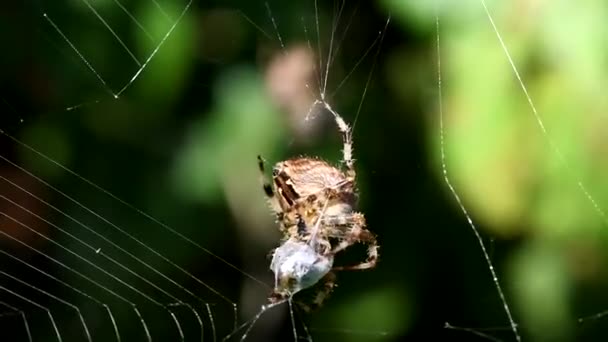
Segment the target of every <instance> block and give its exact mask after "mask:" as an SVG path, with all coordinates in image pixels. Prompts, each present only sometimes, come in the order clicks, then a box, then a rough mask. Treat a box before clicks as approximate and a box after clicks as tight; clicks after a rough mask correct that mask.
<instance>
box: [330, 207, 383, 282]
mask: <svg viewBox="0 0 608 342" xmlns="http://www.w3.org/2000/svg"><path fill="white" fill-rule="evenodd" d="M350 221H351V222H349V224H350V227H351V228H350V229H349V230H347V231H345V232H343V234H344V235H343V236H344V238H343V239H342V240H341V241H340V243H339V244H338V245H337V246H336V247H334V248H333V249H332V251H331V253H332V254H333V255H336V254H337V253H339V252H340V251H342V250H344V249H346V248H348V247H350V246H352V245H354V244H355V243H358V242H360V243H364V244H367V245H368V248H367V260H366V261H365V262H362V263H360V264H357V265H352V266H337V267H334V268H333V269H332V270H334V271H346V270H364V269H368V268H373V267H375V266H376V264H377V262H378V248H379V247H378V242H377V241H376V236H375V235H374V234H373V233H372V232H370V231H369V230H367V229H365V228H364V227H365V218H364V217H363V215H362V214H360V213H354V214H353V215H352V217H351V219H350Z"/></svg>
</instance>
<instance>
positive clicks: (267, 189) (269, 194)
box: [258, 155, 283, 221]
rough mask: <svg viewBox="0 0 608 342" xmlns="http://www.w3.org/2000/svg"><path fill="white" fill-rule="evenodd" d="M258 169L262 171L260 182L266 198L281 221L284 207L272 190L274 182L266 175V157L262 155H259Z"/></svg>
mask: <svg viewBox="0 0 608 342" xmlns="http://www.w3.org/2000/svg"><path fill="white" fill-rule="evenodd" d="M258 169H259V171H260V183H261V184H262V188H263V189H264V194H265V195H266V199H267V200H268V203H269V204H270V207H271V208H272V210H273V211H274V212H275V213H276V214H277V217H278V219H279V221H280V220H281V217H280V216H281V215H282V214H283V208H281V205H280V203H279V201H278V200H277V197H276V195H275V193H274V190H272V184H271V183H270V182H269V181H268V178H267V177H266V173H265V170H264V159H262V156H260V155H258Z"/></svg>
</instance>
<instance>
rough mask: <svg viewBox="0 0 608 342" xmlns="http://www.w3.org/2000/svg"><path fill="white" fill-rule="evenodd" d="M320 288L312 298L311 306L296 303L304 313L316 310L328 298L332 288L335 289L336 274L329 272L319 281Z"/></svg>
mask: <svg viewBox="0 0 608 342" xmlns="http://www.w3.org/2000/svg"><path fill="white" fill-rule="evenodd" d="M319 284H322V285H320V288H319V289H318V291H317V293H316V294H315V295H314V297H313V298H312V301H311V304H307V303H302V302H298V305H299V306H300V307H301V308H302V310H304V312H307V313H310V312H312V311H314V310H315V309H318V308H319V307H321V306H322V305H323V303H324V302H325V300H326V299H327V298H329V295H330V294H331V292H332V291H333V289H334V287H336V274H335V273H333V272H329V273H327V274H326V275H325V277H323V278H321V280H319Z"/></svg>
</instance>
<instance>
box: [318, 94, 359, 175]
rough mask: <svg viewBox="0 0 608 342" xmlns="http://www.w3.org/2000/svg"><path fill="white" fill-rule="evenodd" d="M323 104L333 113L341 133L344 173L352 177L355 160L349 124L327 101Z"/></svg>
mask: <svg viewBox="0 0 608 342" xmlns="http://www.w3.org/2000/svg"><path fill="white" fill-rule="evenodd" d="M323 106H324V107H325V109H327V110H328V111H329V112H330V113H332V114H333V115H334V119H335V120H336V125H338V129H339V130H340V133H342V142H343V144H344V147H343V148H342V161H343V162H344V164H346V167H347V170H346V175H347V176H348V177H349V178H351V179H353V178H355V160H354V159H353V137H352V133H351V131H350V126H349V125H348V124H347V123H346V121H344V119H342V117H341V116H340V114H338V113H337V112H336V111H335V110H333V108H331V106H330V105H329V104H328V103H327V102H323Z"/></svg>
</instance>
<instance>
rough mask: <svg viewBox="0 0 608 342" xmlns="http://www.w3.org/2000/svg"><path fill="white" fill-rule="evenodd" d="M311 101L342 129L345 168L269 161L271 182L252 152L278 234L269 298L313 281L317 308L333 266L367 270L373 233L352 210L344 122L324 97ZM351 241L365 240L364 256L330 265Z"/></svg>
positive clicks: (329, 286)
mask: <svg viewBox="0 0 608 342" xmlns="http://www.w3.org/2000/svg"><path fill="white" fill-rule="evenodd" d="M317 105H322V106H323V108H324V109H326V110H327V111H329V112H330V113H331V114H333V116H334V119H335V122H336V124H337V126H338V129H339V131H340V133H341V134H342V137H343V145H344V147H343V150H342V153H343V160H342V162H343V163H344V164H345V166H346V168H345V170H341V169H339V168H336V167H334V166H331V165H330V164H329V163H327V162H326V161H324V160H320V159H318V158H308V157H297V158H292V159H288V160H285V161H281V162H278V163H277V164H275V165H274V167H273V169H272V184H271V183H270V182H269V181H268V180H267V178H266V177H265V176H264V174H265V171H264V160H263V159H262V157H261V156H258V166H259V169H260V173H261V183H262V186H263V189H264V193H265V194H266V197H267V199H268V202H269V203H270V206H271V208H272V210H273V211H274V213H275V214H276V219H277V221H278V223H279V227H280V230H281V232H282V233H283V238H282V241H281V242H282V243H281V245H280V246H279V247H278V248H276V249H274V250H273V253H272V261H271V264H270V269H271V270H272V271H273V273H274V275H275V286H274V290H273V292H272V294H271V296H270V298H269V299H270V301H271V302H275V303H276V302H278V301H280V300H284V299H289V298H291V297H292V296H293V295H294V294H296V293H297V292H299V291H301V290H304V289H307V288H310V287H312V286H314V285H319V287H320V289H319V290H318V291H317V293H316V294H315V296H314V298H313V304H314V305H315V306H316V307H319V306H321V304H322V303H323V301H324V300H325V298H326V297H327V296H328V295H329V294H330V293H331V291H332V290H333V288H334V286H335V274H334V272H333V271H339V270H363V269H369V268H373V267H375V266H376V263H377V260H378V245H377V243H376V237H375V235H374V234H372V233H371V232H370V231H369V230H367V229H366V228H365V227H366V223H365V217H364V216H363V214H362V213H359V212H356V211H355V210H354V207H355V204H356V202H357V199H358V195H357V193H356V189H355V168H354V160H353V158H352V136H351V131H350V127H349V126H348V124H347V123H346V122H345V121H344V120H343V119H342V117H341V116H340V115H338V113H336V112H335V111H334V110H333V109H332V108H331V107H330V106H329V105H328V104H327V103H326V102H324V101H320V100H317V101H315V102H314V103H313V105H312V106H311V110H312V109H313V108H314V107H315V106H317ZM355 243H364V244H367V245H368V251H367V253H368V256H367V260H365V261H364V262H362V263H360V264H357V265H352V266H333V262H334V256H335V255H336V254H337V253H339V252H340V251H343V250H344V249H346V248H348V247H350V246H352V245H353V244H355Z"/></svg>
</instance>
